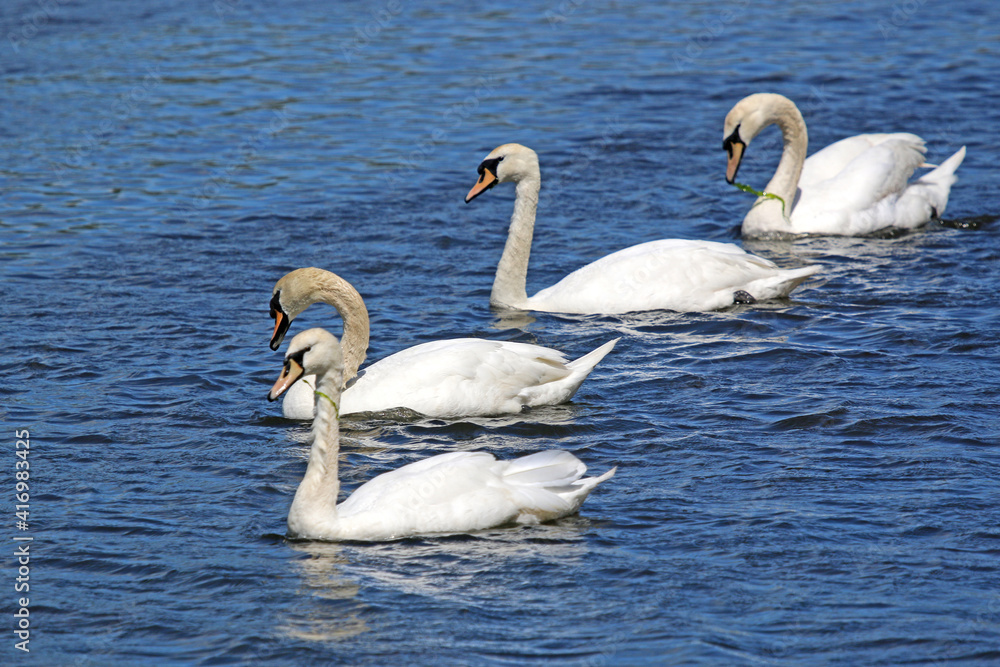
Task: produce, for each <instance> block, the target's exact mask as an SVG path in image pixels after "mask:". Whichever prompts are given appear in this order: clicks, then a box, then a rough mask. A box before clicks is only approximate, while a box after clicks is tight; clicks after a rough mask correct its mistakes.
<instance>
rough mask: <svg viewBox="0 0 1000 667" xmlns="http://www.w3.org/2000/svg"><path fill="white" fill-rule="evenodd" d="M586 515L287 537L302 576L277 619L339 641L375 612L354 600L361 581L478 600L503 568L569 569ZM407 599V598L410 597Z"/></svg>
mask: <svg viewBox="0 0 1000 667" xmlns="http://www.w3.org/2000/svg"><path fill="white" fill-rule="evenodd" d="M590 526H591V522H590V521H589V520H587V519H585V518H582V517H580V516H573V517H567V518H565V519H562V520H560V521H557V522H555V523H549V524H543V525H538V526H512V527H510V528H498V529H491V530H487V531H482V532H479V533H475V534H472V535H453V536H440V537H423V538H410V539H405V540H399V541H396V542H388V543H380V544H363V543H352V542H348V543H325V542H298V541H289V542H287V545H288V547H289V548H290V549H292V550H293V551H295V552H296V553H297V554H298V555H299V556H298V557H296V558H294V559H292V560H290V563H291V564H292V566H293V569H294V571H295V572H296V574H297V575H298V576H300V577H301V581H300V584H299V587H298V589H297V592H296V595H297V599H296V601H295V603H294V604H293V605H292V606H291V608H290V609H289V610H288V611H287V616H286V617H285V618H283V619H281V621H280V623H279V628H280V629H281V632H282V633H283V634H286V635H288V636H290V637H295V638H298V639H303V640H307V641H312V642H328V641H329V642H336V641H343V640H345V639H349V638H352V637H356V636H358V635H361V634H363V633H365V632H368V631H369V630H370V628H369V625H368V623H367V622H366V620H365V618H366V616H368V615H369V614H371V613H373V612H372V611H371V610H370V609H369V608H368V606H367V605H364V604H363V603H361V602H359V591H361V590H362V588H378V589H380V590H382V591H391V592H392V593H393V596H394V597H398V596H399V595H400V594H402V595H410V596H418V597H420V598H423V599H424V600H423V604H428V603H433V602H439V603H444V602H447V603H450V604H458V605H475V604H477V600H482V599H484V598H497V597H498V596H500V597H503V596H505V595H506V594H507V593H508V591H506V590H504V591H499V590H497V588H496V587H497V586H504V587H505V589H506V587H507V585H508V584H507V583H501V582H506V581H507V579H506V573H509V572H522V571H528V570H536V569H538V568H545V567H558V568H573V567H575V566H578V565H579V564H580V563H581V561H582V559H583V558H584V557H585V556H586V554H587V552H588V550H589V547H588V545H587V542H586V540H585V539H584V535H585V533H586V531H587V530H588V529H589V528H590ZM410 604H412V602H411V603H410Z"/></svg>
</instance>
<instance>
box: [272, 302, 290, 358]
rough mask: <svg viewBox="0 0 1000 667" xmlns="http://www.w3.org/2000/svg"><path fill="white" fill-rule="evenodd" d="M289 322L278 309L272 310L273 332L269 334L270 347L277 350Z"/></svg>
mask: <svg viewBox="0 0 1000 667" xmlns="http://www.w3.org/2000/svg"><path fill="white" fill-rule="evenodd" d="M289 324H291V322H289V321H288V319H287V318H286V317H285V314H284V313H283V312H281V311H280V310H276V311H274V333H273V334H271V349H272V350H277V349H278V347H279V346H280V345H281V341H282V339H283V338H284V337H285V332H286V331H288V325H289Z"/></svg>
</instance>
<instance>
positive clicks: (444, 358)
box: [270, 267, 619, 419]
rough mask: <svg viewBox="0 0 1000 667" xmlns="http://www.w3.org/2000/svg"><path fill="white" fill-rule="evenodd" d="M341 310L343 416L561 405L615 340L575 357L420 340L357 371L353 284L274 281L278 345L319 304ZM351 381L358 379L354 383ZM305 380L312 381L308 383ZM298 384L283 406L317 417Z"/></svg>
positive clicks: (363, 331) (364, 324)
mask: <svg viewBox="0 0 1000 667" xmlns="http://www.w3.org/2000/svg"><path fill="white" fill-rule="evenodd" d="M319 302H323V303H327V304H329V305H331V306H333V307H334V308H336V309H337V312H338V313H339V314H340V317H341V319H342V320H343V321H344V342H343V349H344V363H345V373H344V378H345V380H346V381H347V386H346V389H344V396H343V402H342V403H341V405H340V414H342V415H346V414H351V413H356V412H379V411H382V410H390V409H392V408H409V409H410V410H414V411H415V412H419V413H421V414H423V415H425V416H428V417H441V418H457V417H474V416H488V415H498V414H504V413H516V412H520V411H521V409H522V408H523V407H525V406H528V407H533V406H538V405H555V404H557V403H564V402H566V401H568V400H570V399H571V398H573V395H574V394H575V393H576V390H577V389H579V387H580V385H581V384H582V383H583V381H584V380H586V379H587V376H588V375H590V372H591V371H592V370H594V367H595V366H596V365H597V364H598V363H599V362H600V361H601V359H603V358H604V356H605V355H606V354H607V353H608V352H610V351H611V349H612V348H613V347H614V346H615V343H617V342H618V340H619V339H618V338H615V339H614V340H611V341H608V342H607V343H605V344H604V345H601V346H600V347H598V348H597V349H595V350H593V351H591V352H589V353H588V354H585V355H583V356H582V357H580V358H579V359H576V360H574V361H567V359H566V357H565V355H563V354H562V353H561V352H558V351H557V350H553V349H550V348H547V347H542V346H540V345H531V344H528V343H514V342H500V341H492V340H483V339H480V338H455V339H451V340H438V341H433V342H430V343H422V344H420V345H415V346H413V347H411V348H407V349H405V350H402V351H400V352H397V353H395V354H393V355H391V356H388V357H386V358H385V359H382V360H381V361H378V362H376V363H374V364H372V365H370V366H368V367H367V368H365V369H364V370H362V371H361V372H360V374H359V373H358V368H359V367H360V366H361V363H362V362H363V361H364V359H365V350H367V349H368V334H369V320H368V310H367V309H366V308H365V302H364V301H363V300H362V298H361V295H360V294H358V291H357V290H356V289H354V287H353V286H352V285H351V284H350V283H349V282H347V281H346V280H344V279H343V278H341V277H340V276H338V275H337V274H335V273H333V272H331V271H325V270H323V269H318V268H315V267H310V268H304V269H296V270H295V271H292V272H290V273H288V274H287V275H285V276H283V277H282V278H281V279H280V280H278V282H277V283H275V285H274V290H273V291H272V295H271V308H270V312H271V317H273V318H274V334H273V335H272V337H271V349H272V350H277V349H278V347H279V346H280V345H281V341H282V340H283V339H284V337H285V333H286V332H287V331H288V327H289V325H290V324H291V322H292V320H293V319H295V318H296V317H297V316H298V315H299V314H300V313H302V311H304V310H305V309H306V308H308V307H309V306H310V305H312V304H314V303H319ZM352 379H353V381H352ZM306 382H308V383H309V384H306ZM306 382H299V383H297V384H296V385H295V386H294V387H292V389H291V390H290V391H289V392H288V394H287V395H286V397H285V400H284V402H283V403H282V412H283V414H284V416H285V417H287V418H289V419H312V416H313V407H314V405H315V403H316V401H315V397H314V394H313V390H312V388H311V387H310V385H311V384H312V383H313V379H311V378H306Z"/></svg>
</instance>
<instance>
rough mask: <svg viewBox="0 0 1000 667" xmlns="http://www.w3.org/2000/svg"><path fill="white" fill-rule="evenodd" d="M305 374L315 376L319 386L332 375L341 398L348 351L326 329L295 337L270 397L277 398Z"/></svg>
mask: <svg viewBox="0 0 1000 667" xmlns="http://www.w3.org/2000/svg"><path fill="white" fill-rule="evenodd" d="M304 375H315V376H316V385H317V386H319V385H320V384H323V383H324V379H325V378H328V377H331V376H332V380H333V382H332V383H330V384H329V385H328V386H330V387H336V388H337V389H336V391H337V392H338V395H337V396H335V397H333V398H332V399H331V400H337V399H338V398H339V388H340V386H341V385H342V384H343V381H344V354H343V352H342V351H341V349H340V342H339V341H338V340H337V337H336V336H334V335H333V334H332V333H330V332H329V331H327V330H325V329H320V328H314V329H306V330H305V331H303V332H302V333H300V334H298V335H297V336H295V338H293V339H292V342H291V343H289V344H288V352H287V353H286V354H285V365H284V367H283V368H282V369H281V377H279V378H278V380H277V381H276V382H275V383H274V386H273V387H271V391H269V392H267V400H269V401H274V400H277V399H278V397H279V396H281V395H282V394H283V393H285V391H287V390H288V388H289V387H291V386H292V385H293V384H294V383H295V381H296V380H298V379H299V378H301V377H302V376H304Z"/></svg>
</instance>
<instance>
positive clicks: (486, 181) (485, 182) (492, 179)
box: [465, 168, 497, 204]
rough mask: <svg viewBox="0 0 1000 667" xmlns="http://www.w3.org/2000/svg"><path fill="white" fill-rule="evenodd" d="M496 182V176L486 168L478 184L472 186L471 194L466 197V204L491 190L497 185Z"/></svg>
mask: <svg viewBox="0 0 1000 667" xmlns="http://www.w3.org/2000/svg"><path fill="white" fill-rule="evenodd" d="M496 182H497V177H496V175H495V174H494V173H493V172H492V171H490V170H489V169H485V168H484V169H483V173H482V175H481V176H480V177H479V180H478V181H476V184H475V185H473V186H472V189H471V190H469V194H467V195H465V203H466V204H468V203H469V202H470V201H472V200H473V199H475V198H476V197H478V196H479V195H481V194H483V193H484V192H486V191H487V190H489V189H490V188H491V187H493V186H494V185H495V184H496Z"/></svg>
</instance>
